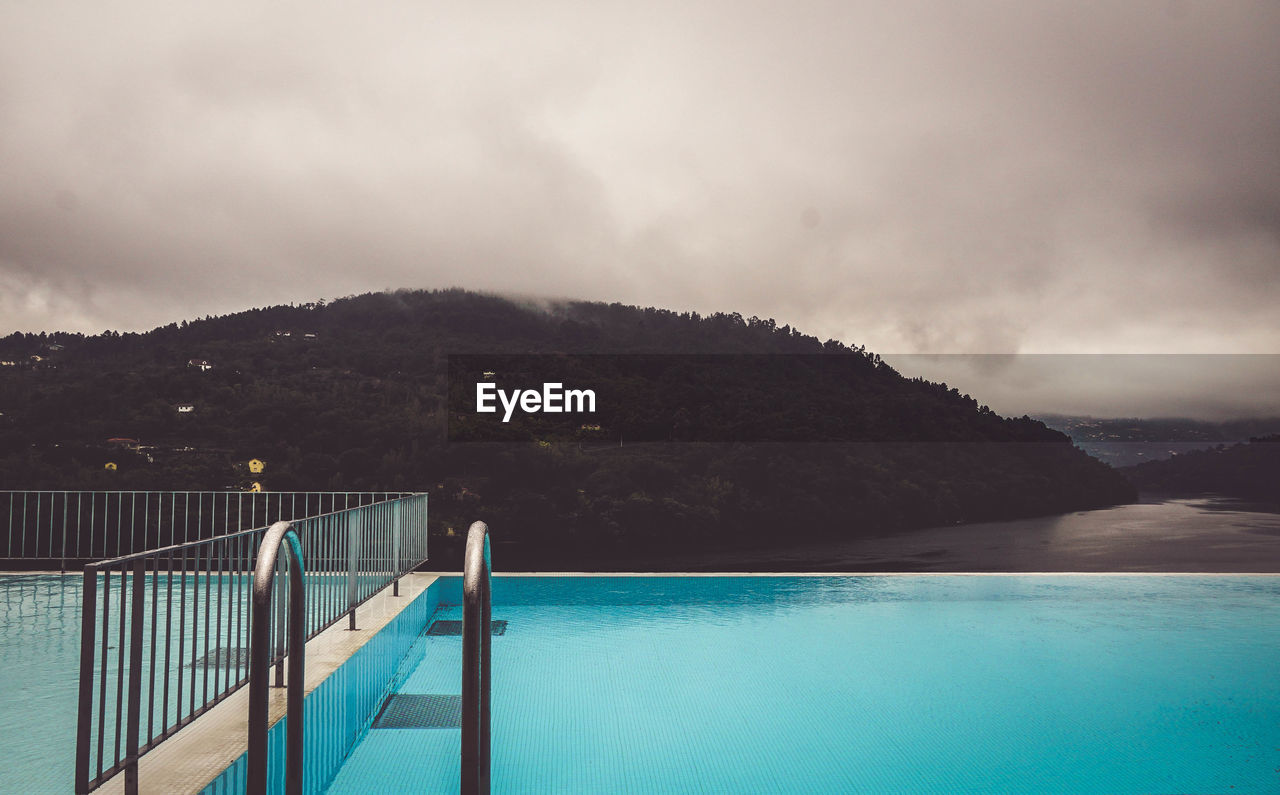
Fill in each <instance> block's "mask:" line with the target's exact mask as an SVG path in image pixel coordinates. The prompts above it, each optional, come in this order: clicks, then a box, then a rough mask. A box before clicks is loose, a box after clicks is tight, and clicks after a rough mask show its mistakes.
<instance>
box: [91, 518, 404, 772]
mask: <svg viewBox="0 0 1280 795" xmlns="http://www.w3.org/2000/svg"><path fill="white" fill-rule="evenodd" d="M291 525H292V528H293V530H294V532H295V533H297V535H298V537H299V539H300V540H301V543H302V550H303V552H304V553H305V555H306V560H307V566H308V576H307V581H306V596H305V605H306V607H305V611H304V612H305V620H304V626H305V628H306V633H305V637H306V638H307V639H310V638H312V637H315V636H316V635H317V634H319V633H320V632H321V631H323V630H324V629H326V628H328V627H329V626H332V625H333V624H336V623H337V622H339V621H341V620H342V619H343V617H348V622H349V624H350V625H351V626H354V617H355V609H356V607H358V606H359V605H360V604H362V603H363V602H365V601H367V600H368V599H369V598H370V597H372V596H373V595H374V594H376V593H377V592H378V591H379V590H381V589H382V588H384V587H386V586H387V585H388V584H391V583H393V582H395V581H396V580H397V579H398V578H399V577H401V576H402V575H404V574H406V573H408V572H409V571H411V570H413V569H414V568H416V567H417V566H418V565H420V564H421V563H422V562H424V561H425V560H426V558H427V496H426V495H425V494H415V495H411V496H407V497H400V498H397V499H392V500H387V501H383V502H376V503H372V504H369V505H363V506H360V507H354V508H348V509H345V510H338V511H335V512H330V513H325V514H321V515H318V516H310V517H305V518H298V519H294V520H293V521H292V522H291ZM266 532H267V528H265V527H258V528H256V529H250V530H242V531H239V532H233V533H228V534H226V535H221V536H217V537H214V538H208V539H203V540H198V541H190V542H187V543H183V544H176V545H172V546H168V547H163V548H159V549H152V550H148V551H144V552H138V553H134V554H131V555H125V556H122V557H118V558H113V559H111V560H104V561H101V562H97V563H90V564H88V565H86V566H85V569H84V596H83V615H82V623H81V647H80V699H79V720H78V724H77V733H76V780H75V791H76V792H77V793H84V792H88V791H90V790H92V789H96V788H97V787H98V786H100V785H101V784H102V783H103V782H105V781H106V780H107V779H109V778H111V777H112V776H114V775H115V774H117V773H119V772H120V771H122V770H125V771H128V770H129V769H131V768H132V769H135V770H136V765H137V763H138V759H139V758H140V757H141V756H142V755H144V754H146V753H147V752H148V751H150V750H151V749H152V748H154V747H155V746H156V745H158V744H159V743H161V742H163V741H164V740H166V739H167V738H169V737H171V736H172V735H173V734H175V733H176V732H178V731H179V730H180V729H182V728H183V727H184V726H187V725H188V724H190V723H191V722H192V721H193V720H195V719H196V718H198V717H199V716H200V715H202V714H204V713H205V712H207V711H208V710H209V709H211V708H212V707H213V706H214V705H216V704H217V703H219V702H220V701H222V700H223V699H225V698H226V697H227V696H229V695H231V694H232V693H234V692H235V691H236V690H238V689H239V688H240V687H242V686H243V685H244V684H245V683H246V682H247V681H248V677H249V664H250V659H249V633H250V629H251V627H250V624H251V622H252V619H251V616H250V612H251V611H250V606H251V597H252V593H251V586H252V583H251V579H252V572H253V570H254V565H253V563H254V556H255V554H256V551H257V549H258V548H259V545H260V544H261V542H262V539H263V537H264V535H265V534H266ZM283 593H284V591H283V589H280V590H279V595H278V597H277V610H276V611H274V615H273V619H272V624H271V628H270V633H269V637H270V638H271V639H272V640H271V642H272V645H273V648H274V651H273V654H272V656H271V660H272V662H273V663H274V664H275V665H276V684H277V685H282V684H283V683H284V682H283V679H284V666H283V660H284V658H285V656H286V655H287V654H288V652H289V649H288V647H287V645H286V642H285V634H286V633H285V632H283V631H282V627H283V625H284V619H285V607H286V605H285V600H284V597H283ZM129 775H134V774H132V773H130V774H127V777H126V779H128V776H129Z"/></svg>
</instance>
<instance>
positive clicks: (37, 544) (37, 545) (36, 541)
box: [22, 491, 44, 557]
mask: <svg viewBox="0 0 1280 795" xmlns="http://www.w3.org/2000/svg"><path fill="white" fill-rule="evenodd" d="M43 502H44V500H42V499H40V492H38V491H37V492H36V525H35V531H36V533H35V536H36V537H35V538H34V539H32V542H33V545H34V546H35V550H36V556H37V557H39V555H40V505H41V503H43ZM22 535H23V539H24V540H25V538H26V535H27V534H26V530H25V528H24V530H23V533H22ZM24 549H25V544H24ZM23 557H26V555H25V554H24V555H23Z"/></svg>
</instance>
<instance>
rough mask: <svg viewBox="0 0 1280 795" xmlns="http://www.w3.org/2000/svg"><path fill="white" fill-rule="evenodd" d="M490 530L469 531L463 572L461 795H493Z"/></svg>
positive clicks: (475, 526)
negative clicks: (491, 772) (488, 794)
mask: <svg viewBox="0 0 1280 795" xmlns="http://www.w3.org/2000/svg"><path fill="white" fill-rule="evenodd" d="M492 575H493V567H492V565H491V563H490V559H489V526H488V525H486V524H485V523H484V522H474V523H473V524H472V525H471V528H470V529H469V530H468V531H467V551H466V555H465V557H464V559H463V570H462V793H463V795H473V793H478V794H479V795H487V793H488V792H489V646H490V644H491V643H492V641H493V639H492V637H491V635H490V629H489V625H490V613H491V609H492V597H491V589H492V584H491V582H490V580H491V578H492Z"/></svg>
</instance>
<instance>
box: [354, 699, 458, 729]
mask: <svg viewBox="0 0 1280 795" xmlns="http://www.w3.org/2000/svg"><path fill="white" fill-rule="evenodd" d="M460 726H462V696H449V695H440V694H438V693H394V694H392V695H391V696H389V697H388V698H387V700H386V701H385V702H384V703H383V704H382V711H381V712H379V713H378V717H377V718H375V719H374V721H373V728H375V729H457V728H459V727H460Z"/></svg>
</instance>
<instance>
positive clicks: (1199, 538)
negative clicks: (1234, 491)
mask: <svg viewBox="0 0 1280 795" xmlns="http://www.w3.org/2000/svg"><path fill="white" fill-rule="evenodd" d="M646 564H647V565H653V566H657V565H658V564H659V562H658V561H637V568H638V569H642V568H643V567H644V566H645V565H646ZM675 568H682V569H684V570H687V571H850V572H852V571H872V572H874V571H921V572H924V571H936V572H958V571H991V572H1034V571H1080V572H1280V512H1276V511H1275V509H1274V507H1273V506H1261V505H1256V504H1250V503H1246V502H1243V501H1240V500H1234V499H1229V498H1225V497H1211V496H1209V497H1199V498H1193V499H1185V498H1181V499H1167V500H1159V499H1147V500H1145V501H1143V502H1140V503H1136V504H1132V505H1120V506H1116V507H1113V508H1103V509H1099V510H1094V511H1077V512H1075V513H1069V514H1063V515H1060V516H1047V517H1041V518H1037V519H1021V520H1016V521H1011V522H985V523H980V524H969V525H955V526H952V527H932V528H927V529H924V530H916V531H912V532H907V533H900V534H898V535H894V536H888V537H884V538H863V539H856V540H850V541H834V542H823V543H815V544H805V545H801V546H795V547H791V548H787V549H773V550H770V549H762V550H750V551H725V552H720V553H714V554H711V553H707V554H698V555H693V556H689V557H687V558H685V559H682V560H680V561H679V562H678V565H677V566H675V567H673V566H672V565H671V564H670V563H668V564H666V565H665V566H664V567H663V568H660V569H655V570H665V571H671V570H675Z"/></svg>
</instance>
